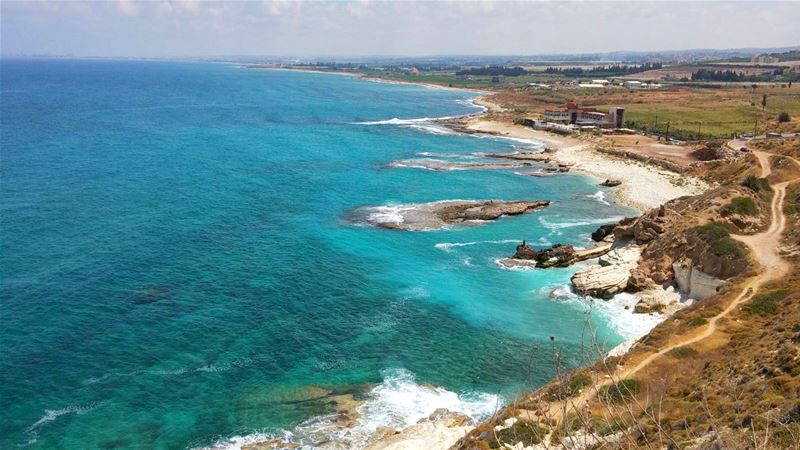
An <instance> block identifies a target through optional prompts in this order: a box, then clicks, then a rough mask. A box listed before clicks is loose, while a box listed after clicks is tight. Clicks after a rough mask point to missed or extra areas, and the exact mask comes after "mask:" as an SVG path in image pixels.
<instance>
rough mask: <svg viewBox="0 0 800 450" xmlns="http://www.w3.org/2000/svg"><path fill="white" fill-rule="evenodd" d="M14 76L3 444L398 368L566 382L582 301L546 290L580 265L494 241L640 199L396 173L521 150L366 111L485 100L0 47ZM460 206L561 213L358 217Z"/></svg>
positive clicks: (465, 108) (140, 429) (246, 418)
mask: <svg viewBox="0 0 800 450" xmlns="http://www.w3.org/2000/svg"><path fill="white" fill-rule="evenodd" d="M0 88H2V93H1V94H0V95H1V96H0V145H1V153H0V157H1V160H0V195H1V197H0V200H1V202H0V208H2V209H0V214H1V215H0V224H1V225H2V229H1V232H2V235H1V241H2V242H1V244H2V247H0V275H1V276H2V279H1V280H0V281H1V282H2V285H1V286H0V301H1V302H2V305H1V306H2V324H3V326H2V329H1V330H0V339H1V341H2V342H1V344H2V358H1V359H0V399H2V404H3V405H4V406H3V408H2V409H1V410H0V447H2V448H14V447H17V446H21V447H26V448H67V449H89V448H164V449H166V448H187V447H196V446H205V445H211V444H213V443H215V442H217V441H218V440H220V439H221V438H226V437H229V436H233V435H246V434H250V433H254V432H257V431H264V432H270V431H275V430H281V429H292V428H293V427H295V426H296V425H297V424H299V423H301V422H303V421H304V420H306V419H308V418H310V417H313V416H319V415H321V414H325V413H326V412H329V411H330V410H331V405H330V402H326V401H297V400H298V398H299V399H305V398H306V397H307V394H306V393H307V391H308V387H309V386H321V387H323V388H326V389H331V390H334V391H336V392H350V393H352V392H356V393H357V395H361V396H364V395H367V397H368V394H365V392H366V393H368V392H369V389H371V387H372V386H374V385H376V384H380V383H382V382H385V380H387V378H392V377H395V378H396V377H398V376H400V377H401V378H402V377H405V378H404V379H405V381H406V382H408V383H412V384H413V382H412V381H411V380H410V378H411V377H414V381H415V382H416V383H418V384H422V383H435V384H438V385H440V386H442V387H444V388H446V389H448V390H449V391H452V392H455V393H459V394H461V395H463V398H465V399H466V398H479V397H475V396H479V394H480V393H490V394H498V395H499V396H500V398H505V399H507V398H510V397H512V396H513V395H515V394H517V393H519V392H520V390H522V389H524V388H526V387H531V386H534V385H537V384H541V383H542V382H544V381H546V380H547V379H548V378H549V377H550V376H551V375H552V370H553V369H552V367H553V365H552V359H553V352H554V351H555V350H558V351H560V352H561V353H562V357H563V358H564V361H565V363H566V364H567V365H577V364H580V363H582V362H585V360H584V359H583V358H582V350H581V346H580V344H581V342H582V341H583V340H584V333H585V331H586V329H585V323H586V320H587V318H586V316H585V315H584V313H583V308H582V306H581V304H580V302H574V301H573V302H570V301H559V300H556V299H552V298H550V297H549V296H548V293H549V292H550V291H551V290H552V289H553V288H556V287H558V286H562V285H564V284H565V283H567V282H568V280H569V276H570V275H571V273H572V272H573V271H574V270H575V269H571V270H570V269H552V270H534V271H509V270H504V269H501V268H500V267H499V266H498V265H497V264H496V263H495V260H496V259H498V258H501V257H503V256H507V255H509V254H511V253H513V251H514V243H512V242H494V241H505V240H521V239H527V240H528V241H529V242H533V243H544V242H546V241H550V242H568V243H573V244H576V245H587V244H588V239H587V234H588V233H589V232H591V231H593V230H594V229H595V228H596V227H597V225H598V224H600V223H603V222H604V221H607V220H608V219H609V218H612V217H617V216H620V215H624V214H628V213H630V211H629V210H627V209H625V208H623V207H621V206H618V205H615V204H613V203H612V204H611V205H606V204H604V203H602V202H600V201H598V200H597V199H596V198H592V197H589V196H590V195H592V194H595V193H596V192H598V190H599V189H598V188H597V186H596V180H591V179H588V178H585V177H582V176H579V175H572V174H568V175H562V176H557V177H550V178H536V177H527V176H519V175H516V174H514V171H513V170H507V171H451V172H433V171H427V170H418V169H398V168H387V167H386V164H388V163H390V162H391V161H393V160H396V159H402V158H413V157H414V156H415V155H416V154H417V153H419V152H437V153H439V152H441V153H457V154H463V155H468V154H471V153H473V152H487V151H514V150H515V147H514V145H515V143H514V142H512V141H507V140H500V139H489V138H477V137H473V136H460V135H438V134H433V133H429V132H426V131H425V130H421V129H418V128H414V127H408V126H402V125H363V124H358V122H365V121H379V120H385V119H391V118H393V117H400V118H417V117H440V116H450V115H457V114H467V113H473V112H475V111H477V108H476V107H474V106H472V105H471V104H469V103H468V102H467V101H466V100H468V99H469V98H471V97H473V96H474V95H475V94H471V93H466V92H461V91H450V90H434V89H428V88H423V87H419V86H410V85H394V84H385V83H375V82H370V81H364V80H358V79H354V78H351V77H342V76H334V75H320V74H307V73H294V72H282V71H266V70H254V69H241V68H238V67H235V66H228V65H214V64H196V63H167V62H132V61H124V62H114V61H77V60H40V61H37V60H9V59H6V60H2V62H0ZM516 145H519V143H516ZM609 197H610V196H609ZM446 199H526V200H528V199H529V200H537V199H548V200H552V201H553V204H552V205H551V206H550V207H549V208H546V209H544V210H541V211H538V212H535V213H532V214H528V215H525V216H520V217H513V218H503V219H500V220H498V221H496V222H494V223H490V224H487V225H484V226H478V227H464V228H453V229H449V230H442V231H430V232H400V231H390V230H384V229H376V228H371V227H368V226H358V225H354V224H352V223H349V222H348V221H346V220H345V219H344V218H345V217H346V216H347V214H348V212H349V211H352V209H353V208H356V207H359V206H363V205H384V204H402V203H413V202H428V201H436V200H446ZM489 241H492V242H489ZM445 243H475V244H474V245H464V246H447V245H441V244H445ZM437 244H440V245H438V246H437ZM591 321H592V323H593V325H594V327H595V328H596V330H597V333H598V336H599V338H600V340H601V341H604V342H608V343H609V345H613V344H615V343H618V342H620V341H621V340H622V337H621V336H620V334H619V332H618V330H616V329H614V328H613V327H612V326H610V324H609V323H608V321H607V320H605V319H604V317H603V316H602V315H599V316H594V317H592V318H591ZM549 336H555V337H556V341H555V343H551V342H550V341H549ZM398 374H401V375H398ZM384 384H385V383H384ZM390 387H391V386H390ZM470 396H472V397H470ZM417 406H419V405H417Z"/></svg>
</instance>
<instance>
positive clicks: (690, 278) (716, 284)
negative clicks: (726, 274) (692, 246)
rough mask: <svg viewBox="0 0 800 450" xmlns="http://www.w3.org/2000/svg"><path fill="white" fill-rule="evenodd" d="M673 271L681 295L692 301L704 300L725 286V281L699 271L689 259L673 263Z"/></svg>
mask: <svg viewBox="0 0 800 450" xmlns="http://www.w3.org/2000/svg"><path fill="white" fill-rule="evenodd" d="M672 270H673V272H674V273H675V284H677V285H678V288H679V289H680V291H681V293H683V294H684V295H686V296H687V297H689V298H691V299H695V300H702V299H704V298H706V297H710V296H712V295H714V294H716V293H717V291H718V290H719V288H720V287H721V286H722V285H724V284H725V281H724V280H720V279H719V278H716V277H713V276H711V275H709V274H707V273H704V272H702V271H701V270H699V269H698V268H697V266H695V265H694V263H693V262H692V260H691V259H689V258H681V259H680V260H678V261H675V262H674V263H672Z"/></svg>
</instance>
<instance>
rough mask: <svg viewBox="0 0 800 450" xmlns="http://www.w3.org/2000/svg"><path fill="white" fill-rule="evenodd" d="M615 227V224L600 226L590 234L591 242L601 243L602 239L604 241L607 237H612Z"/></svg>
mask: <svg viewBox="0 0 800 450" xmlns="http://www.w3.org/2000/svg"><path fill="white" fill-rule="evenodd" d="M616 226H617V224H615V223H610V224H607V225H600V227H599V228H598V229H597V230H595V231H593V232H592V240H593V241H595V242H600V241H602V240H603V239H605V238H606V237H608V236H613V235H614V227H616Z"/></svg>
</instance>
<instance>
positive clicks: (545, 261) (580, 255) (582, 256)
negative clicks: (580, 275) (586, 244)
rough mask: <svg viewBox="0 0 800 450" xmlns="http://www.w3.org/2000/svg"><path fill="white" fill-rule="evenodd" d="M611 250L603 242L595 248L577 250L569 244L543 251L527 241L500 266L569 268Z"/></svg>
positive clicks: (558, 245) (607, 243)
mask: <svg viewBox="0 0 800 450" xmlns="http://www.w3.org/2000/svg"><path fill="white" fill-rule="evenodd" d="M609 250H611V242H603V243H600V244H598V245H595V246H594V247H590V248H587V249H583V250H575V248H574V247H573V246H572V245H569V244H555V245H553V246H552V247H548V248H545V249H542V250H536V249H533V248H531V247H530V246H528V245H527V244H526V243H525V241H522V244H520V245H518V246H517V251H516V252H515V253H514V254H513V255H512V256H511V257H509V258H505V259H503V260H500V264H501V265H503V266H505V267H508V268H515V267H538V268H541V269H545V268H548V267H567V266H569V265H571V264H574V263H576V262H579V261H585V260H587V259H592V258H597V257H599V256H602V255H605V254H606V253H607V252H608V251H609Z"/></svg>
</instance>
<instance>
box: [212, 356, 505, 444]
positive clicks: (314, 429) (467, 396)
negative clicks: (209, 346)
mask: <svg viewBox="0 0 800 450" xmlns="http://www.w3.org/2000/svg"><path fill="white" fill-rule="evenodd" d="M501 406H502V403H501V399H500V397H498V396H497V395H494V394H489V393H478V392H468V393H463V394H458V393H455V392H452V391H448V390H447V389H444V388H442V387H438V386H433V385H428V384H419V383H417V381H416V379H415V376H414V374H412V373H411V372H409V371H407V370H404V369H388V370H386V371H385V372H384V379H383V382H382V383H380V384H379V385H377V386H375V387H374V388H373V389H372V390H371V391H370V392H369V393H368V394H367V396H366V400H365V401H364V403H363V404H361V405H360V406H358V407H357V408H356V413H357V417H356V419H355V420H354V421H352V422H350V423H344V426H343V421H342V420H341V418H340V416H339V415H338V414H330V415H324V416H318V417H313V418H311V419H309V420H307V421H305V422H303V423H301V424H299V425H298V426H297V427H295V428H294V429H292V430H281V431H278V432H274V433H269V432H258V433H253V434H250V435H245V436H233V437H231V438H228V439H223V440H220V441H219V442H217V443H216V444H214V445H212V446H211V447H207V449H208V450H239V449H241V448H242V447H243V446H245V445H247V444H255V443H259V442H265V441H273V440H279V441H284V442H285V443H286V444H294V445H299V446H300V447H299V448H301V449H303V450H311V449H315V448H319V447H320V445H322V444H324V443H327V442H335V443H336V447H335V448H348V449H353V450H360V449H363V448H365V447H367V446H368V445H369V444H370V442H371V441H372V440H373V439H374V438H375V437H376V435H377V432H378V431H379V430H381V429H393V430H396V431H401V430H403V429H404V428H406V427H408V426H411V425H413V424H415V423H417V422H418V421H419V420H420V419H424V418H426V417H428V416H430V415H431V414H432V413H433V412H434V411H436V410H437V409H441V408H444V409H447V410H448V411H451V412H455V413H460V414H464V415H466V416H468V417H470V418H471V419H472V420H473V421H475V422H479V421H481V420H484V419H486V418H488V417H490V416H491V415H492V414H494V413H495V412H496V411H497V410H498V409H499V408H500V407H501Z"/></svg>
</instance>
